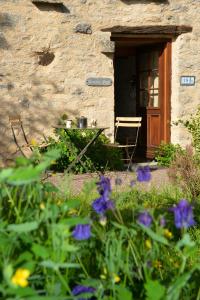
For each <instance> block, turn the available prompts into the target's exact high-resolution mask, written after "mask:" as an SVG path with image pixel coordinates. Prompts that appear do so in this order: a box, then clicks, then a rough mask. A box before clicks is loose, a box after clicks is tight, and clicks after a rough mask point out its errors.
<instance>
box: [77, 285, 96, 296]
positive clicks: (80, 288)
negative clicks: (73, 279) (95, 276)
mask: <svg viewBox="0 0 200 300" xmlns="http://www.w3.org/2000/svg"><path fill="white" fill-rule="evenodd" d="M95 290H96V289H95V288H93V287H90V286H84V285H76V286H75V287H74V288H73V290H72V294H73V295H74V296H78V295H80V294H84V293H94V292H95Z"/></svg>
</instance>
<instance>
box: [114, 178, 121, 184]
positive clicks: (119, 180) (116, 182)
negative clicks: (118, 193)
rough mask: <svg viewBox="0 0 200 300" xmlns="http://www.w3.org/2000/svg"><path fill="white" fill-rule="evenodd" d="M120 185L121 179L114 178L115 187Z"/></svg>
mask: <svg viewBox="0 0 200 300" xmlns="http://www.w3.org/2000/svg"><path fill="white" fill-rule="evenodd" d="M121 184H122V179H121V178H119V177H117V178H115V185H121Z"/></svg>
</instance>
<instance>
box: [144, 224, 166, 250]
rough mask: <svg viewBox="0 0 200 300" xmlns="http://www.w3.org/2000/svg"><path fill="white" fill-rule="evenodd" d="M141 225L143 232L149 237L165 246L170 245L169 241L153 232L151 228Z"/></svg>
mask: <svg viewBox="0 0 200 300" xmlns="http://www.w3.org/2000/svg"><path fill="white" fill-rule="evenodd" d="M139 225H140V227H141V228H142V229H143V231H144V232H146V233H147V234H148V236H150V237H151V238H152V240H154V241H156V242H159V243H162V244H164V245H168V244H169V243H168V240H167V239H166V238H165V237H164V236H162V235H159V234H157V233H155V232H154V231H153V230H151V228H149V227H146V226H144V225H143V224H139Z"/></svg>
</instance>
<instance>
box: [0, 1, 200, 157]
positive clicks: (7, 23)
mask: <svg viewBox="0 0 200 300" xmlns="http://www.w3.org/2000/svg"><path fill="white" fill-rule="evenodd" d="M48 2H59V1H53V0H49V1H48ZM62 2H63V4H64V5H65V7H66V11H65V12H64V13H61V12H57V11H44V10H39V9H38V8H37V7H36V6H35V5H33V4H32V1H31V0H0V7H1V10H0V99H1V106H0V115H1V117H0V132H1V141H0V143H1V145H0V154H2V155H3V154H6V155H7V154H10V153H13V152H14V151H15V144H14V143H13V141H12V135H11V130H10V128H9V122H8V116H9V115H14V114H20V115H21V116H22V118H23V120H24V126H25V128H26V132H27V134H28V136H29V137H37V136H41V135H42V134H43V133H44V134H45V135H48V134H50V133H51V132H52V125H53V124H54V123H55V122H56V119H57V118H58V117H59V116H60V115H61V114H63V113H66V114H67V115H68V116H69V117H70V118H75V117H77V116H80V115H84V116H87V117H88V119H89V121H90V120H91V119H97V123H98V125H103V126H108V127H109V130H107V132H106V133H107V135H110V136H112V134H113V123H114V122H113V121H114V120H113V118H114V85H113V84H112V85H111V86H107V87H91V86H88V85H86V79H87V78H89V77H108V78H111V79H112V80H113V79H114V78H113V75H114V70H113V60H112V58H113V54H112V49H111V46H112V45H111V44H110V33H105V32H102V31H101V29H102V28H106V27H110V26H114V25H125V26H141V25H190V26H192V27H193V31H192V33H187V34H183V35H181V36H179V37H178V38H177V39H175V40H174V42H173V47H172V48H173V50H172V53H173V54H172V61H173V62H172V66H173V69H172V99H171V102H172V105H171V115H172V121H176V120H177V119H178V118H182V117H185V116H188V115H189V114H190V113H193V112H194V111H195V109H196V106H197V105H198V104H199V98H198V97H199V92H200V86H199V75H200V56H199V50H200V49H199V48H200V43H199V36H200V30H199V28H200V25H199V15H200V0H178V1H176V0H169V1H168V0H166V1H165V0H102V1H96V0H63V1H62ZM108 49H109V50H108ZM42 51H47V52H48V51H49V52H50V53H51V54H52V53H53V54H54V55H55V58H54V59H53V61H52V62H51V63H50V64H49V65H46V66H43V65H40V64H39V62H40V60H41V53H42ZM105 51H111V53H110V54H108V53H105ZM181 75H194V76H196V85H195V87H181V86H180V83H179V77H180V76H181ZM171 139H172V142H179V143H181V144H186V143H187V142H188V137H187V134H186V132H185V130H184V129H183V128H177V127H174V126H173V127H172V136H171Z"/></svg>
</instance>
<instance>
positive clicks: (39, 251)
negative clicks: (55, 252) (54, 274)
mask: <svg viewBox="0 0 200 300" xmlns="http://www.w3.org/2000/svg"><path fill="white" fill-rule="evenodd" d="M31 249H32V251H33V253H34V254H35V256H37V257H42V258H47V257H48V256H49V251H48V250H47V249H46V248H45V247H44V246H41V245H39V244H33V246H32V248H31Z"/></svg>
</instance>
